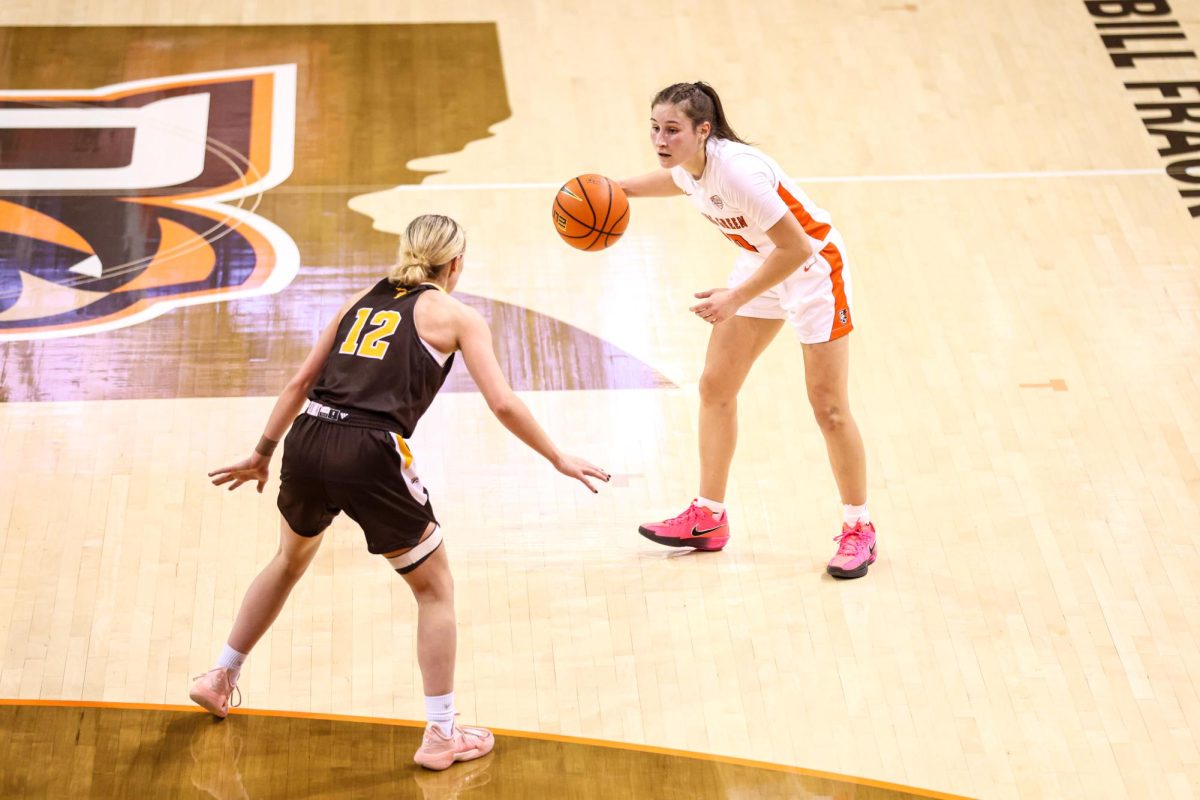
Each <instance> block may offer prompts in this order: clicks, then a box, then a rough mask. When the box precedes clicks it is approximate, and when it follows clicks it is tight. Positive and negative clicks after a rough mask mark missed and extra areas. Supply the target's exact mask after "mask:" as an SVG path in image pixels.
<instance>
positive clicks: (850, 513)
mask: <svg viewBox="0 0 1200 800" xmlns="http://www.w3.org/2000/svg"><path fill="white" fill-rule="evenodd" d="M842 509H843V511H844V512H845V513H844V514H843V516H842V521H843V522H845V523H846V524H847V525H849V526H850V527H851V528H853V527H854V525H855V523H857V522H859V521H861V522H862V524H863V525H866V524H867V523H868V522H870V521H871V515H870V514H868V513H867V504H866V503H863V504H862V505H861V506H851V505H844V506H842Z"/></svg>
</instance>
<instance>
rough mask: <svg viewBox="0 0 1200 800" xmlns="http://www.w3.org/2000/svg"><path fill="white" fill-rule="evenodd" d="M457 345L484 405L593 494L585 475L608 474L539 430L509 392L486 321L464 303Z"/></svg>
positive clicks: (605, 477)
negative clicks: (485, 403)
mask: <svg viewBox="0 0 1200 800" xmlns="http://www.w3.org/2000/svg"><path fill="white" fill-rule="evenodd" d="M458 348H459V350H461V351H462V354H463V360H464V361H466V362H467V371H468V372H470V373H471V377H472V378H474V380H475V385H476V386H478V387H479V391H480V392H481V393H482V394H483V399H484V400H486V401H487V404H488V408H489V409H491V411H492V413H493V414H495V415H496V419H498V420H500V422H501V424H503V425H504V427H506V428H508V430H509V431H511V432H512V434H513V435H515V436H516V437H517V438H518V439H520V440H521V441H522V442H524V443H525V444H527V445H529V447H531V448H532V449H533V450H534V451H536V452H537V453H538V454H539V455H541V456H542V457H544V458H545V459H546V460H547V461H549V462H550V463H551V464H553V465H554V468H555V469H557V470H558V471H559V472H561V473H562V474H563V475H566V476H567V477H570V478H574V479H575V480H577V481H579V482H580V483H582V484H583V485H584V486H586V487H587V488H588V489H590V490H591V491H592V492H593V493H594V492H595V491H596V487H595V486H593V485H592V482H591V481H590V480H589V478H596V479H598V480H601V481H605V482H607V481H608V479H609V477H610V476H609V474H608V473H607V472H605V471H604V470H602V469H600V467H597V466H596V465H594V464H591V463H589V462H587V461H585V460H583V459H582V458H577V457H575V456H572V455H567V454H566V453H563V452H561V451H560V450H559V449H558V448H557V447H555V446H554V442H552V441H551V440H550V437H549V436H548V435H547V434H546V432H545V431H544V430H542V426H541V425H539V424H538V422H537V420H535V419H534V418H533V414H531V413H529V409H528V407H526V405H525V403H524V402H522V401H521V398H519V397H517V395H516V393H515V392H513V390H512V387H511V386H509V385H508V381H507V380H506V379H505V377H504V373H503V372H501V371H500V364H499V363H498V362H497V361H496V353H495V351H493V350H492V332H491V330H489V329H488V326H487V322H485V321H484V319H483V317H482V316H480V314H479V312H478V311H476V310H475V309H473V308H470V307H467V306H463V307H462V310H461V319H460V321H459V329H458Z"/></svg>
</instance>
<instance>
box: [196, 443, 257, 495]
mask: <svg viewBox="0 0 1200 800" xmlns="http://www.w3.org/2000/svg"><path fill="white" fill-rule="evenodd" d="M270 467H271V459H269V458H267V457H266V456H264V455H262V454H261V453H257V452H255V453H251V454H250V457H249V458H243V459H242V460H241V461H239V462H237V463H236V464H232V465H230V466H228V467H221V468H220V469H214V470H213V471H212V472H210V473H208V477H210V478H212V479H213V486H221V485H223V484H226V483H229V482H230V481H233V485H232V486H230V487H229V491H231V492H232V491H233V490H234V489H236V488H238V487H239V486H241V485H242V484H243V483H249V482H250V481H257V482H258V493H259V494H262V490H263V487H264V486H266V484H267V477H268V476H269V475H270V472H271V470H270Z"/></svg>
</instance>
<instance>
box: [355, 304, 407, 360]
mask: <svg viewBox="0 0 1200 800" xmlns="http://www.w3.org/2000/svg"><path fill="white" fill-rule="evenodd" d="M371 324H372V325H378V326H379V327H377V328H376V329H375V330H373V331H371V332H370V333H368V334H367V335H366V336H364V337H363V342H362V347H360V348H358V354H359V355H360V356H362V357H363V358H383V354H384V353H386V352H387V349H388V345H389V344H391V343H390V342H388V341H387V338H388V337H389V336H391V335H392V334H393V333H395V332H396V328H397V327H399V325H400V312H399V311H379V312H376V314H375V316H373V317H371Z"/></svg>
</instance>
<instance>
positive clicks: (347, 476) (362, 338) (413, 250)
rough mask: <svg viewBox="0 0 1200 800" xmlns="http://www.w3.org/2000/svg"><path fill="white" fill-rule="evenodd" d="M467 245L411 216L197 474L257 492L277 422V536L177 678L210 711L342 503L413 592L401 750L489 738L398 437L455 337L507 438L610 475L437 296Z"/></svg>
mask: <svg viewBox="0 0 1200 800" xmlns="http://www.w3.org/2000/svg"><path fill="white" fill-rule="evenodd" d="M464 247H465V237H464V234H463V231H462V229H461V228H460V227H459V226H458V224H457V223H456V222H455V221H454V220H452V219H449V218H448V217H443V216H437V215H425V216H421V217H417V218H416V219H415V220H413V221H412V222H411V223H410V224H409V226H408V228H407V230H406V231H405V233H404V235H403V237H402V239H401V245H400V260H399V262H398V263H397V265H396V266H395V267H394V268H393V269H392V271H391V274H390V275H389V276H388V277H387V278H385V279H383V280H381V281H380V282H379V283H377V284H375V286H373V287H371V288H370V289H367V290H366V291H363V292H360V293H358V294H357V295H355V296H354V297H352V298H351V299H350V300H349V301H348V302H347V303H346V304H345V305H344V306H343V307H342V309H341V311H340V313H339V314H338V315H337V316H336V317H335V318H334V319H333V321H332V322H331V323H330V324H329V326H328V327H326V329H325V331H324V332H323V333H322V334H321V337H320V339H319V340H318V341H317V343H316V345H315V346H314V347H313V349H312V352H310V353H309V355H308V358H307V359H306V360H305V361H304V364H303V365H302V366H301V367H300V370H299V371H298V372H297V373H296V375H295V377H293V378H292V380H291V382H290V383H289V384H288V385H287V388H286V389H284V391H283V394H281V395H280V397H279V400H278V401H277V402H276V404H275V408H274V410H273V411H272V412H271V417H270V419H269V420H268V422H267V427H266V430H265V431H264V433H263V436H262V439H261V440H260V441H259V443H258V446H257V447H255V449H254V452H253V453H251V455H250V456H249V457H248V458H246V459H244V460H242V461H240V462H238V463H237V464H234V465H232V466H229V467H223V468H221V469H218V470H215V471H214V472H212V473H210V476H211V477H212V478H213V483H214V484H216V485H218V486H220V485H224V484H228V485H229V489H230V490H233V489H236V488H237V487H239V486H241V485H242V484H244V483H249V482H255V483H257V486H258V491H259V492H262V490H263V486H264V484H265V483H266V481H267V475H268V467H269V465H270V462H271V454H272V451H273V450H274V449H275V446H276V444H277V443H278V441H279V440H280V439H281V438H283V435H284V433H285V432H287V439H286V441H285V443H284V451H283V467H282V472H281V473H280V487H279V500H278V505H279V510H280V512H282V515H283V520H282V524H281V533H280V543H279V551H278V552H277V553H276V554H275V557H274V558H273V559H272V560H271V562H270V563H269V564H268V565H267V566H266V568H265V569H264V570H263V571H262V572H261V573H259V575H258V577H257V578H255V580H254V582H253V583H252V584H251V586H250V589H249V590H248V591H247V593H246V597H245V599H244V600H243V602H242V607H241V610H240V611H239V612H238V616H237V620H236V621H235V622H234V626H233V631H232V633H231V634H230V636H229V639H228V642H227V644H226V645H225V648H224V650H223V652H222V653H221V656H220V657H219V658H218V659H217V662H216V665H215V666H214V667H213V668H212V669H211V670H209V671H208V672H207V673H205V674H204V675H202V676H200V677H199V678H198V679H197V680H196V683H195V684H194V685H193V687H192V690H191V693H190V696H191V698H192V700H194V701H195V702H196V703H198V704H200V705H201V706H203V707H204V708H206V709H208V710H209V711H210V712H212V713H213V714H215V715H216V716H218V717H224V716H225V715H226V714H228V712H229V700H230V696H231V695H232V693H233V692H234V690H235V689H236V687H237V681H238V675H239V672H240V670H241V667H242V664H243V662H244V661H245V659H246V655H247V654H248V653H249V652H250V650H251V648H252V647H254V645H255V643H257V642H258V640H259V639H260V638H261V637H262V635H263V634H264V633H266V631H267V629H268V628H269V627H270V626H271V624H272V623H273V622H274V621H275V618H276V617H277V616H278V615H279V612H280V610H281V609H282V608H283V604H284V602H285V601H286V600H287V598H288V595H289V593H290V592H291V590H292V587H293V586H295V585H296V582H297V581H298V580H299V579H300V576H301V575H303V574H304V571H305V570H306V569H307V568H308V565H309V564H310V563H311V562H312V560H313V557H314V556H315V555H316V552H317V548H318V547H320V545H321V539H322V538H323V536H324V531H325V529H326V528H327V527H328V526H329V524H330V522H332V520H333V518H334V517H335V516H336V515H337V514H338V513H339V512H340V511H345V512H346V514H347V515H348V516H349V517H350V518H351V519H353V520H354V521H355V522H357V523H358V524H359V526H361V527H362V529H363V532H364V533H365V534H366V539H367V549H368V550H369V551H370V552H372V553H376V554H379V555H381V556H383V557H384V558H386V559H387V560H388V562H389V563H390V564H391V566H392V567H393V568H394V569H395V570H396V571H397V572H399V573H400V575H401V576H402V577H403V578H404V580H405V581H407V583H408V585H409V587H410V588H411V589H412V592H413V595H414V596H415V597H416V600H417V661H418V662H419V664H420V667H421V676H422V679H423V682H424V688H425V708H426V715H427V717H428V725H427V726H426V728H425V735H424V739H423V741H422V744H421V747H420V749H418V750H417V752H416V755H415V756H414V757H413V760H414V761H416V762H417V763H418V764H420V765H422V766H424V767H427V768H429V769H445V768H447V767H449V766H450V765H451V764H453V763H454V762H455V761H467V760H470V759H473V758H479V757H480V756H483V755H486V754H487V753H488V752H490V751H491V749H492V745H493V737H492V734H491V732H490V731H488V730H486V729H484V728H472V727H463V726H460V725H458V724H457V723H456V722H455V719H454V718H455V711H454V660H455V645H456V630H455V617H454V593H453V581H452V578H451V576H450V565H449V561H448V560H447V558H446V552H445V549H444V548H442V547H440V545H441V542H442V532H441V529H440V528H439V527H438V523H437V519H436V518H435V517H434V513H433V507H432V505H431V504H430V501H429V496H428V493H427V492H426V490H425V488H424V487H423V486H422V485H421V482H420V480H419V478H418V477H417V474H416V472H415V471H414V469H413V455H412V452H411V450H410V449H409V446H408V443H407V441H406V440H407V439H408V437H410V436H411V435H412V432H413V429H414V428H415V427H416V424H417V421H418V420H419V419H420V418H421V415H422V414H423V413H424V412H425V410H426V409H427V408H428V407H429V405H430V403H432V402H433V398H434V396H435V395H436V394H437V392H438V389H440V388H441V386H442V383H443V382H444V381H445V380H446V376H447V375H448V374H449V372H450V367H451V364H452V362H453V359H454V353H455V352H459V351H461V352H462V355H463V359H464V360H465V361H466V364H467V369H468V370H469V371H470V373H471V377H472V378H474V380H475V383H476V385H478V387H479V390H480V392H481V393H482V394H483V396H484V398H485V399H486V400H487V404H488V407H489V408H490V409H491V411H492V413H493V414H495V415H496V417H497V418H498V419H499V420H500V422H501V423H503V424H504V426H505V427H506V428H508V429H509V430H510V431H511V432H512V433H513V434H515V435H516V436H517V438H519V439H520V440H521V441H522V442H524V443H525V444H527V445H529V447H531V448H533V449H534V450H536V451H537V452H538V453H539V454H541V455H542V456H544V457H545V458H546V459H547V460H548V461H549V462H550V463H551V464H553V465H554V467H555V469H557V470H558V471H559V472H561V473H562V474H563V475H566V476H568V477H570V478H574V479H576V480H578V481H579V482H581V483H582V484H583V485H584V486H586V487H587V488H588V489H590V490H591V491H592V492H595V491H596V489H595V487H594V486H593V485H592V479H596V480H599V481H607V480H608V479H609V475H608V474H607V473H606V472H605V471H604V470H602V469H600V468H599V467H597V466H594V465H592V464H590V463H588V462H587V461H584V460H583V459H580V458H576V457H574V456H570V455H567V454H565V453H563V452H561V451H560V450H559V449H558V448H557V447H555V445H554V443H553V442H552V441H551V440H550V437H549V436H547V435H546V433H545V431H543V430H542V428H541V426H539V425H538V423H537V421H536V420H534V418H533V416H532V415H531V414H530V413H529V410H528V409H527V408H526V406H525V404H524V403H523V402H521V400H520V399H519V398H518V397H517V396H516V394H514V393H513V391H512V389H511V387H510V386H509V385H508V382H507V381H506V380H505V378H504V375H503V373H502V372H501V371H500V365H499V364H498V363H497V362H496V356H495V354H494V353H493V351H492V336H491V331H490V330H489V329H488V326H487V323H486V322H485V321H484V319H483V317H482V316H480V315H479V313H478V312H477V311H475V310H474V309H472V308H470V307H469V306H466V305H464V304H463V303H460V302H459V301H457V300H455V299H454V298H453V297H451V296H450V292H452V291H453V290H454V287H455V286H456V285H457V283H458V279H459V276H460V275H461V274H462V269H463V251H464ZM306 398H307V403H306V402H305V399H306ZM302 406H303V413H302V414H300V415H299V416H297V413H298V412H300V411H301V407H302ZM293 420H294V421H293ZM289 424H290V426H291V429H290V431H288V427H289ZM239 701H240V694H239ZM235 705H236V704H235Z"/></svg>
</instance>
